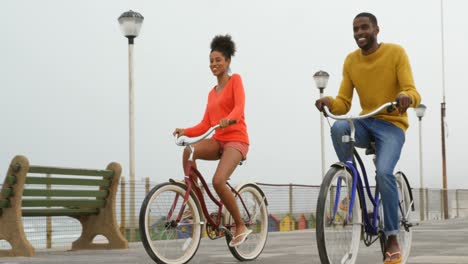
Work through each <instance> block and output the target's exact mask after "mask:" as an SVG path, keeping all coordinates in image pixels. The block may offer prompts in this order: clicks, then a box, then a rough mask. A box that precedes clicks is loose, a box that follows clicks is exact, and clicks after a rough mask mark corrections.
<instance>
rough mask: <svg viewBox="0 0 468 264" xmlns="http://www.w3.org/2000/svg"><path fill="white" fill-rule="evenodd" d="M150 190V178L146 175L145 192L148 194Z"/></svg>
mask: <svg viewBox="0 0 468 264" xmlns="http://www.w3.org/2000/svg"><path fill="white" fill-rule="evenodd" d="M149 191H150V178H149V177H146V178H145V194H146V195H148V193H149Z"/></svg>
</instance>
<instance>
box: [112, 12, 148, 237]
mask: <svg viewBox="0 0 468 264" xmlns="http://www.w3.org/2000/svg"><path fill="white" fill-rule="evenodd" d="M143 19H144V18H143V16H142V15H141V14H140V13H137V12H134V11H132V10H129V11H127V12H124V13H123V14H122V15H120V17H119V18H118V21H119V24H120V28H121V29H122V33H123V34H124V36H125V37H126V38H127V39H128V74H129V79H128V81H129V82H128V84H129V145H130V151H129V153H130V175H129V176H130V219H129V220H130V223H129V225H130V226H129V228H130V239H129V240H130V241H135V138H134V111H133V109H134V105H133V41H134V39H135V38H136V37H138V34H139V33H140V29H141V25H142V24H143Z"/></svg>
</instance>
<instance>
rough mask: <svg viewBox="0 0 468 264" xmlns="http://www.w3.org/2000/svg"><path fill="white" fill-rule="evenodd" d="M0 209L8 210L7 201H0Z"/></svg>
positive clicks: (8, 203) (8, 204) (8, 202)
mask: <svg viewBox="0 0 468 264" xmlns="http://www.w3.org/2000/svg"><path fill="white" fill-rule="evenodd" d="M0 208H10V201H9V200H0Z"/></svg>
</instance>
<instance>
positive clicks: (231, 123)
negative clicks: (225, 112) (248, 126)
mask: <svg viewBox="0 0 468 264" xmlns="http://www.w3.org/2000/svg"><path fill="white" fill-rule="evenodd" d="M235 123H237V120H229V125H234V124H235Z"/></svg>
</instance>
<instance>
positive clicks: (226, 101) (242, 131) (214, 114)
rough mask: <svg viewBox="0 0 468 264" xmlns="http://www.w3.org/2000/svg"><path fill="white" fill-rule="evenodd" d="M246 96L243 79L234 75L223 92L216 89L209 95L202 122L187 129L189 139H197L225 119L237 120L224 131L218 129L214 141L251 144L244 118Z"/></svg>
mask: <svg viewBox="0 0 468 264" xmlns="http://www.w3.org/2000/svg"><path fill="white" fill-rule="evenodd" d="M244 105H245V94H244V86H243V84H242V79H241V77H240V75H239V74H233V75H232V76H231V78H229V81H228V82H227V83H226V85H225V86H224V88H223V89H222V90H221V92H219V93H218V92H217V91H216V87H214V88H213V89H211V91H210V93H209V94H208V103H207V104H206V109H205V115H204V116H203V119H202V121H201V122H200V123H199V124H197V125H195V126H193V127H190V128H186V129H185V134H186V135H187V136H188V137H196V136H200V135H201V134H203V133H205V132H206V131H207V130H208V129H209V128H210V127H212V126H214V125H217V124H219V121H220V120H221V119H223V118H227V119H229V120H236V121H237V122H236V123H235V124H233V125H230V126H228V127H227V128H224V129H217V130H216V131H215V134H214V135H213V138H214V139H217V140H220V141H239V142H243V143H247V144H249V136H248V134H247V125H246V124H245V117H244Z"/></svg>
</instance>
